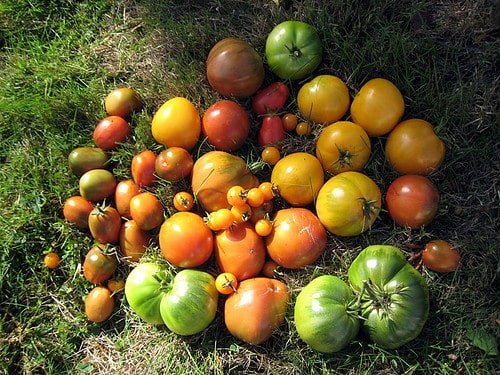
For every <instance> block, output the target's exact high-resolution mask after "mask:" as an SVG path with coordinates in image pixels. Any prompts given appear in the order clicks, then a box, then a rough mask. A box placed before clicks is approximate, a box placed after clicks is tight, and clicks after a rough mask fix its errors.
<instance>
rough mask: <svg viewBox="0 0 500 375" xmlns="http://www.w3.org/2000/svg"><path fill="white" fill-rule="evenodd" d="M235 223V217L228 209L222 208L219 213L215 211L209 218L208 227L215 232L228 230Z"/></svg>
mask: <svg viewBox="0 0 500 375" xmlns="http://www.w3.org/2000/svg"><path fill="white" fill-rule="evenodd" d="M233 223H234V215H233V213H232V212H231V210H230V209H228V208H220V209H218V210H217V211H213V212H211V213H210V215H209V217H208V226H209V228H210V229H211V230H213V231H215V232H217V231H219V230H225V229H228V228H229V227H230V226H231V225H233Z"/></svg>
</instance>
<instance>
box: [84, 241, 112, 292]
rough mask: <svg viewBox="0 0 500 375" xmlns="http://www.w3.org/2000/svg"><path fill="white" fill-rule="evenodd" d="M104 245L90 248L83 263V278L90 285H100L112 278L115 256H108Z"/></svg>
mask: <svg viewBox="0 0 500 375" xmlns="http://www.w3.org/2000/svg"><path fill="white" fill-rule="evenodd" d="M107 252H108V249H107V247H106V245H103V244H99V245H96V246H94V247H92V248H91V249H90V250H89V252H88V253H87V255H86V256H85V260H84V262H83V276H84V277H85V278H86V279H87V280H88V281H89V282H91V283H92V284H100V283H103V282H105V281H107V280H108V279H110V278H111V276H113V273H114V272H115V271H116V267H117V260H116V256H115V254H108V253H107Z"/></svg>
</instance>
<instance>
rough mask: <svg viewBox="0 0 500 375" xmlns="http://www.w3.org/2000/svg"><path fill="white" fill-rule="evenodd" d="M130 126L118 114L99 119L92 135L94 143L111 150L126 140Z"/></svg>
mask: <svg viewBox="0 0 500 375" xmlns="http://www.w3.org/2000/svg"><path fill="white" fill-rule="evenodd" d="M129 133H130V128H129V125H128V122H127V121H125V120H124V119H123V118H122V117H120V116H108V117H105V118H103V119H102V120H101V121H99V122H98V123H97V125H96V127H95V129H94V133H93V135H92V137H93V139H94V143H95V144H96V146H97V147H99V148H100V149H103V150H112V149H114V148H116V147H118V146H119V143H122V142H125V141H126V140H127V137H128V134H129Z"/></svg>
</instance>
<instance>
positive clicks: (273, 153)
mask: <svg viewBox="0 0 500 375" xmlns="http://www.w3.org/2000/svg"><path fill="white" fill-rule="evenodd" d="M261 157H262V160H264V162H266V163H267V164H269V165H271V166H273V165H276V163H277V162H278V161H279V160H280V159H281V153H280V150H279V149H278V148H277V147H274V146H266V147H264V150H262V154H261Z"/></svg>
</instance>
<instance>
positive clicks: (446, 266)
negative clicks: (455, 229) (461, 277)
mask: <svg viewBox="0 0 500 375" xmlns="http://www.w3.org/2000/svg"><path fill="white" fill-rule="evenodd" d="M422 261H423V262H424V264H425V265H426V267H427V268H429V269H430V270H432V271H435V272H441V273H446V272H452V271H455V270H456V269H457V267H458V265H459V263H460V253H459V252H458V251H457V249H455V248H454V247H453V246H452V245H451V244H450V243H449V242H448V241H444V240H433V241H430V242H428V243H427V244H426V245H425V248H424V250H423V251H422Z"/></svg>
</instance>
